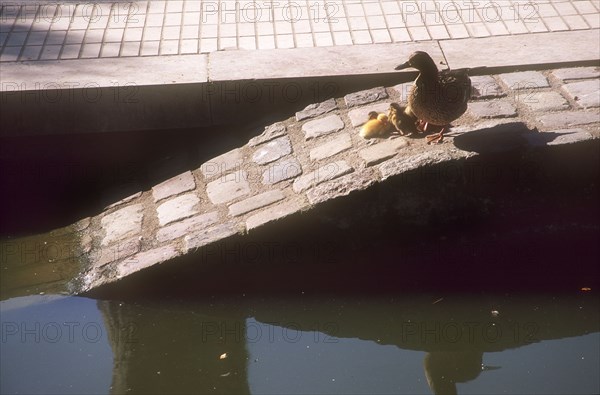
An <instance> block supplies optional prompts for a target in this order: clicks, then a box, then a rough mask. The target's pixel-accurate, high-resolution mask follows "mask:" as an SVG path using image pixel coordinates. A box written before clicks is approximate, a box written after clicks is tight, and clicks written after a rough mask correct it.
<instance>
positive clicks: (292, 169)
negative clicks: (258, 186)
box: [262, 158, 302, 185]
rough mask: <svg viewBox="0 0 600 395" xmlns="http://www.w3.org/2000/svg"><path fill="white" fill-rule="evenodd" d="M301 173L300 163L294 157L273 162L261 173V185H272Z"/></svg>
mask: <svg viewBox="0 0 600 395" xmlns="http://www.w3.org/2000/svg"><path fill="white" fill-rule="evenodd" d="M300 174H302V165H301V164H300V162H299V161H298V159H296V158H291V159H286V160H282V161H279V162H277V163H273V164H272V165H270V166H269V167H268V168H267V170H265V171H264V172H263V174H262V183H263V185H273V184H277V183H280V182H282V181H285V180H290V179H292V178H294V177H297V176H299V175H300Z"/></svg>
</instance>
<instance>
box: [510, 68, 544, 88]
mask: <svg viewBox="0 0 600 395" xmlns="http://www.w3.org/2000/svg"><path fill="white" fill-rule="evenodd" d="M498 77H500V79H501V80H502V82H503V83H504V84H505V85H506V86H508V88H509V89H513V90H521V89H537V88H548V87H550V84H549V83H548V79H547V78H546V76H544V74H542V73H540V72H539V71H519V72H516V73H507V74H500V75H499V76H498Z"/></svg>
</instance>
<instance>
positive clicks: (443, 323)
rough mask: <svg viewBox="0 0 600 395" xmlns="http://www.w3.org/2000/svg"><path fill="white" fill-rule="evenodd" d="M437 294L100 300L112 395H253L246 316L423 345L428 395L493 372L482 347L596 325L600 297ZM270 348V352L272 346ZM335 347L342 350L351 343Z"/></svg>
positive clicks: (335, 334)
mask: <svg viewBox="0 0 600 395" xmlns="http://www.w3.org/2000/svg"><path fill="white" fill-rule="evenodd" d="M439 300H440V298H438V297H437V296H432V295H407V296H403V297H402V298H401V299H398V298H393V299H380V298H371V299H356V298H344V299H339V298H338V299H334V300H329V299H327V298H319V299H306V298H302V299H290V298H285V299H278V300H273V299H268V300H264V299H252V298H245V299H244V301H245V303H242V304H240V303H239V300H238V301H237V303H232V302H230V301H229V302H228V301H223V302H222V303H220V304H218V303H208V302H205V301H202V302H190V301H187V302H185V304H181V303H179V302H161V303H154V304H152V303H145V304H144V305H137V304H130V303H121V302H106V301H100V302H98V306H99V309H100V310H101V312H102V314H103V316H104V319H105V321H106V327H107V330H108V332H109V334H110V336H109V339H110V342H111V345H112V349H113V352H114V370H113V385H112V393H115V394H117V393H209V392H210V393H250V392H251V387H250V385H249V383H250V382H252V380H251V378H250V377H249V366H250V365H251V364H252V363H254V362H256V361H255V360H252V357H251V355H250V353H249V351H248V344H250V343H254V342H256V340H257V339H256V333H254V332H252V330H253V329H252V326H253V325H252V324H250V327H249V326H248V323H249V322H250V323H251V322H255V323H256V322H258V323H260V324H261V325H262V324H264V325H269V326H270V327H280V328H288V329H289V330H293V331H295V332H296V331H300V332H312V333H313V334H314V333H315V332H314V331H319V332H320V333H324V334H326V335H327V336H329V338H337V339H359V340H363V341H371V342H375V343H376V344H378V345H381V346H384V345H394V346H396V347H398V348H399V349H402V350H411V351H423V352H425V353H426V354H425V357H424V361H423V366H424V374H423V376H421V378H422V379H426V381H427V383H428V385H429V388H430V390H431V392H432V393H433V394H457V393H458V392H457V384H458V383H466V382H469V381H472V380H477V378H478V377H479V376H480V375H481V374H484V375H485V374H488V373H487V372H486V371H490V370H494V369H498V368H499V367H496V366H486V365H484V359H485V358H484V354H485V353H488V352H498V351H503V350H507V349H514V348H517V347H522V346H526V345H529V344H531V343H534V342H540V341H545V340H552V339H560V338H564V337H572V336H581V335H584V334H589V333H594V332H598V331H599V330H600V328H599V320H598V311H599V309H598V307H599V305H600V304H599V303H598V298H597V296H596V295H592V294H590V293H588V294H586V295H579V296H576V297H575V296H569V297H567V296H561V297H558V299H557V298H556V297H544V296H536V297H519V298H516V297H506V296H501V297H497V296H493V297H489V298H482V297H480V296H478V297H473V296H465V297H449V298H448V297H447V298H446V299H442V301H441V302H439ZM324 323H333V324H332V325H326V324H324ZM254 329H255V328H254ZM310 336H314V335H308V334H307V338H308V337H310ZM268 346H269V347H270V348H269V350H270V351H269V352H272V351H273V350H274V348H273V347H277V345H276V344H269V345H268ZM332 347H348V343H347V342H340V343H336V344H333V345H332ZM407 355H410V354H407ZM288 358H296V355H294V354H290V355H289V357H288ZM305 363H309V362H305ZM340 363H342V364H344V363H349V362H344V361H342V362H340ZM286 366H287V364H286ZM307 368H308V367H307ZM311 368H312V366H311ZM255 374H256V371H255ZM489 374H491V372H490V373H489Z"/></svg>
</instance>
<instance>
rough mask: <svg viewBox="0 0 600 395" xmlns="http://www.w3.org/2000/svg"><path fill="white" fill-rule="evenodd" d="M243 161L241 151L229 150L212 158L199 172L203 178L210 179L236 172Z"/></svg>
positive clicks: (237, 149)
mask: <svg viewBox="0 0 600 395" xmlns="http://www.w3.org/2000/svg"><path fill="white" fill-rule="evenodd" d="M243 161H244V158H242V151H241V150H240V149H239V148H236V149H234V150H231V151H229V152H226V153H224V154H223V155H219V156H217V157H216V158H213V159H211V160H209V161H207V162H205V163H203V164H202V166H200V171H201V172H202V174H204V177H206V178H207V179H211V178H214V177H217V176H219V177H220V176H222V175H224V174H227V173H231V172H233V171H235V170H238V169H239V168H240V167H241V166H242V163H243Z"/></svg>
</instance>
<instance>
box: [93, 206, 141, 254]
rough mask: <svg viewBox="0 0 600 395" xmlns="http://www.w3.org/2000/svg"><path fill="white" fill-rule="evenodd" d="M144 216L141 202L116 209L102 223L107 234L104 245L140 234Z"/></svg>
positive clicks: (103, 241)
mask: <svg viewBox="0 0 600 395" xmlns="http://www.w3.org/2000/svg"><path fill="white" fill-rule="evenodd" d="M143 218H144V213H143V207H142V205H141V204H134V205H131V206H127V207H124V208H122V209H119V210H118V211H115V212H114V213H112V214H108V215H106V216H105V217H104V218H102V221H101V225H102V228H103V229H104V231H105V232H106V236H104V239H103V240H102V245H109V244H111V243H113V242H115V241H118V240H122V239H124V238H125V237H128V236H131V235H135V234H139V233H140V232H141V231H142V219H143Z"/></svg>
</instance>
